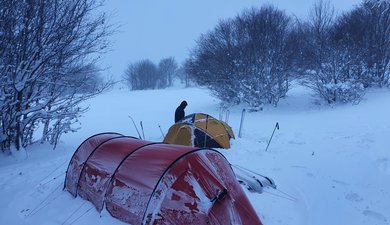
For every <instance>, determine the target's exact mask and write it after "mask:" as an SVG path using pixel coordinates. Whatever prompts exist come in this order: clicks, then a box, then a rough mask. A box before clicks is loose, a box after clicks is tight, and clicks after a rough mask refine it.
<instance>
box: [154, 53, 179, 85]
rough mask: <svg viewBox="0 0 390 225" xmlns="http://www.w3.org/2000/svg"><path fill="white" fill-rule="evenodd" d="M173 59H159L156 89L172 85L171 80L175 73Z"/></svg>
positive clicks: (175, 68)
mask: <svg viewBox="0 0 390 225" xmlns="http://www.w3.org/2000/svg"><path fill="white" fill-rule="evenodd" d="M177 68H178V66H177V62H176V60H175V58H173V57H169V58H164V59H161V60H160V62H159V63H158V74H159V78H158V79H159V82H158V84H157V88H166V87H170V86H172V85H173V79H174V76H175V74H176V71H177Z"/></svg>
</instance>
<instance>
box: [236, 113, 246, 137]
mask: <svg viewBox="0 0 390 225" xmlns="http://www.w3.org/2000/svg"><path fill="white" fill-rule="evenodd" d="M244 117H245V109H242V113H241V122H240V130H239V131H238V137H239V138H241V130H242V124H243V123H244Z"/></svg>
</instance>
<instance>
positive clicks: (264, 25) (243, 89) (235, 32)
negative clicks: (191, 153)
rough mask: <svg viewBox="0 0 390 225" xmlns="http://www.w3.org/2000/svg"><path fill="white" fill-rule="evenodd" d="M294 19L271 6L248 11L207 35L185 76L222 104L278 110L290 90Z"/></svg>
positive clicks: (187, 67)
mask: <svg viewBox="0 0 390 225" xmlns="http://www.w3.org/2000/svg"><path fill="white" fill-rule="evenodd" d="M290 22H291V19H290V18H289V17H288V16H287V15H286V14H285V13H284V12H283V11H280V10H278V9H276V8H274V7H272V6H264V7H262V8H260V9H255V8H252V9H250V10H246V11H244V12H243V13H241V14H240V15H238V16H237V17H236V18H234V19H228V20H225V21H221V22H220V23H219V24H218V25H217V26H216V27H215V28H214V30H212V31H211V32H209V33H207V34H205V35H202V36H201V38H200V39H199V41H198V43H197V46H196V47H195V48H194V49H193V50H192V52H191V54H190V57H189V59H188V60H187V62H186V71H187V73H188V74H189V75H190V76H191V78H192V79H193V80H194V81H196V82H197V83H198V84H200V85H203V86H207V87H208V88H210V89H211V90H212V92H213V93H214V95H215V96H217V97H218V98H219V99H221V100H222V101H223V102H227V103H229V104H236V103H239V102H246V103H248V104H249V105H250V106H252V107H254V108H258V107H261V106H262V105H264V104H272V105H275V106H276V105H277V103H278V101H279V99H280V98H281V97H283V96H285V94H286V92H287V90H288V84H289V83H288V76H287V75H288V73H289V70H290V68H291V67H290V64H289V63H290V60H289V56H290V55H291V54H290V53H291V49H290V47H291V46H289V45H288V44H289V42H288V41H287V40H288V38H289V25H290Z"/></svg>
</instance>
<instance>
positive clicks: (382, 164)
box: [374, 158, 390, 174]
mask: <svg viewBox="0 0 390 225" xmlns="http://www.w3.org/2000/svg"><path fill="white" fill-rule="evenodd" d="M374 164H375V166H376V167H377V168H378V169H379V170H380V171H382V172H384V173H387V174H390V171H389V165H390V159H389V158H381V159H378V160H376V161H374Z"/></svg>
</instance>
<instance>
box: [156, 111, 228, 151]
mask: <svg viewBox="0 0 390 225" xmlns="http://www.w3.org/2000/svg"><path fill="white" fill-rule="evenodd" d="M231 138H233V139H234V134H233V131H232V128H231V127H230V126H229V125H228V124H227V123H225V122H223V121H221V120H218V119H215V118H214V117H212V116H210V115H207V114H204V113H194V114H190V115H188V116H186V117H184V118H183V119H182V120H180V121H179V122H177V123H175V124H174V125H172V126H171V127H170V128H169V130H168V133H167V135H166V136H165V138H164V143H168V144H179V145H187V146H194V147H200V148H206V147H208V148H226V149H228V148H230V139H231Z"/></svg>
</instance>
